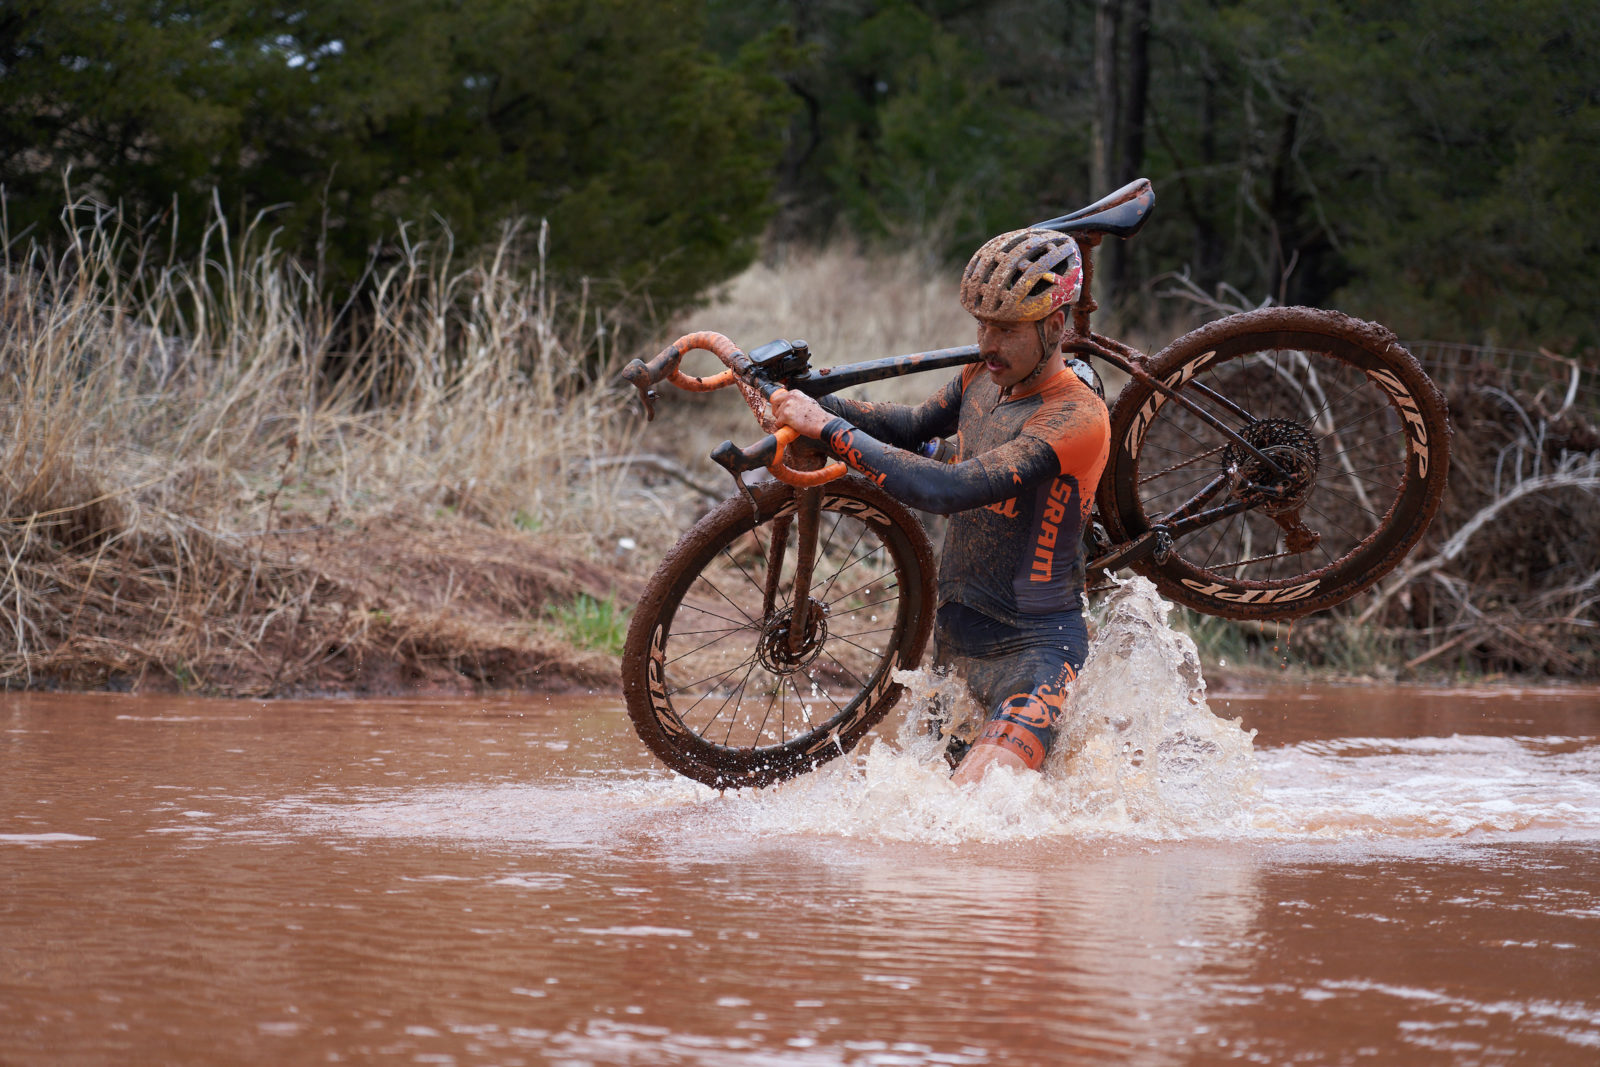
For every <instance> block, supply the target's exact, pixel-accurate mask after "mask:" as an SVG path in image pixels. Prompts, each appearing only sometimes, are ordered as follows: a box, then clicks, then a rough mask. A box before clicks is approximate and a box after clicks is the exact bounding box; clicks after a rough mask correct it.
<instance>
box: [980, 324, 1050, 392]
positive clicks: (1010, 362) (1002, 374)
mask: <svg viewBox="0 0 1600 1067" xmlns="http://www.w3.org/2000/svg"><path fill="white" fill-rule="evenodd" d="M978 354H979V355H980V356H982V357H983V367H984V369H985V370H987V371H988V372H989V374H990V376H991V377H993V378H994V380H995V384H996V385H998V386H1000V388H1002V389H1009V388H1011V387H1012V386H1013V385H1016V384H1017V383H1018V382H1020V381H1022V379H1024V378H1026V377H1027V376H1028V375H1030V374H1032V373H1033V369H1034V368H1035V367H1037V366H1038V365H1039V358H1040V357H1041V356H1042V355H1043V354H1044V353H1043V352H1042V351H1040V348H1039V331H1038V330H1036V329H1035V328H1034V325H1033V323H1031V322H991V321H989V320H988V319H979V320H978Z"/></svg>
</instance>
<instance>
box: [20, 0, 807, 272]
mask: <svg viewBox="0 0 1600 1067" xmlns="http://www.w3.org/2000/svg"><path fill="white" fill-rule="evenodd" d="M702 7H703V5H701V4H698V3H695V2H692V0H589V2H585V3H580V2H578V0H534V2H528V0H324V2H323V3H321V4H317V5H307V6H304V7H294V6H285V7H277V6H266V5H260V4H256V3H251V2H248V0H205V2H197V0H188V2H183V0H52V2H50V3H41V2H37V0H34V2H26V0H24V2H21V3H12V4H9V5H7V6H6V8H5V9H4V11H3V12H0V76H3V79H4V81H3V84H4V86H5V93H4V97H3V99H0V137H3V141H0V181H3V182H4V183H5V186H6V190H7V196H8V210H9V211H10V214H11V223H12V230H13V232H16V231H17V229H18V228H19V224H20V225H25V224H29V223H32V224H48V223H49V221H50V219H51V218H52V216H53V215H54V214H55V213H56V212H57V211H58V210H59V208H60V204H61V199H62V198H61V184H62V178H61V175H62V172H63V171H64V170H65V169H66V168H67V167H68V166H70V167H71V168H72V175H73V184H74V187H75V189H76V190H77V191H80V192H89V193H92V194H94V195H95V196H97V197H99V198H101V199H104V200H108V201H114V202H120V203H121V204H123V205H124V206H125V207H128V208H131V209H133V210H134V211H135V212H136V213H139V214H142V215H143V216H144V217H146V218H156V217H159V216H161V215H162V214H163V213H165V212H167V211H169V210H171V209H173V208H174V207H176V208H177V210H178V211H179V212H180V216H181V217H182V218H183V219H185V220H187V221H182V222H180V227H181V229H180V233H181V234H182V235H183V236H184V238H185V239H187V240H189V241H193V240H195V239H197V237H198V233H199V224H200V221H201V216H202V215H203V204H204V200H205V198H207V197H208V196H209V193H210V191H211V190H212V189H215V190H217V194H218V196H219V198H220V200H221V202H222V203H223V205H224V206H225V208H226V209H227V210H229V211H230V212H238V213H240V214H243V215H247V216H248V215H252V214H254V213H255V212H257V211H259V210H262V209H270V210H271V215H270V218H271V221H272V223H273V224H274V225H276V226H278V227H281V229H282V232H283V239H284V240H286V241H288V242H289V243H290V244H291V246H292V247H294V248H296V249H297V250H300V251H302V252H303V253H305V254H306V256H307V257H308V258H309V257H312V256H315V257H316V258H317V259H318V261H319V262H321V263H323V264H324V266H325V268H326V270H327V272H328V275H329V277H330V278H334V279H342V280H348V279H350V278H352V277H354V276H355V275H356V274H357V272H358V271H359V270H360V268H361V266H362V265H363V264H364V263H365V262H366V260H367V258H368V256H369V255H370V254H371V250H372V249H373V247H374V246H375V245H378V244H379V243H380V242H382V241H383V240H384V239H386V238H387V237H389V236H391V235H392V234H393V233H394V231H395V226H396V220H404V219H409V220H416V219H423V218H427V217H429V216H430V215H437V216H438V217H439V218H441V219H443V220H444V221H445V222H446V223H448V224H449V225H450V227H451V228H452V230H453V231H454V233H455V234H456V237H457V239H458V240H461V241H465V242H469V243H470V242H475V241H478V240H481V239H484V238H486V237H489V236H492V234H493V233H494V231H495V228H496V227H497V226H498V225H499V224H500V223H501V222H502V220H504V219H506V218H508V217H511V216H516V215H531V216H542V217H546V218H548V219H549V220H550V222H551V233H552V245H551V261H552V266H553V267H554V268H555V269H557V270H558V271H565V272H567V273H569V274H573V275H576V274H580V273H581V274H586V275H594V276H599V277H602V278H608V279H609V278H620V279H621V280H622V281H623V283H624V284H625V285H626V286H627V287H628V288H629V290H630V291H633V292H638V293H643V294H647V295H649V296H650V297H651V298H653V299H655V300H657V301H658V302H663V303H666V304H671V303H675V302H681V301H683V300H686V299H689V298H691V297H692V296H694V295H695V294H696V293H698V292H699V290H700V289H701V288H703V287H704V286H705V285H706V284H707V283H708V282H710V281H713V280H715V279H717V278H720V277H723V276H725V275H726V274H727V273H729V272H730V271H732V270H735V269H737V268H738V267H739V266H741V265H742V264H743V263H744V262H747V261H748V258H749V257H750V255H751V254H752V253H753V250H754V238H755V236H756V235H757V234H758V232H759V230H760V228H761V226H762V224H763V222H764V220H765V218H766V217H767V214H768V212H769V205H770V196H769V193H770V189H771V183H772V175H773V171H774V165H775V162H776V160H777V158H778V156H779V153H780V150H781V140H780V138H781V131H782V126H783V122H784V121H785V109H786V108H787V107H788V106H789V100H788V96H787V94H786V93H785V92H784V90H783V87H782V86H781V84H780V83H778V82H777V81H776V80H775V79H773V78H771V77H770V76H768V75H766V74H765V73H763V72H762V71H761V69H760V60H761V58H762V57H761V54H760V52H759V49H758V48H757V49H751V50H747V51H746V52H745V53H743V54H741V55H739V56H735V57H733V58H732V59H730V60H729V61H726V62H723V61H718V60H717V59H716V58H715V57H714V56H712V55H710V54H709V53H708V52H706V51H705V49H704V48H703V46H702V44H701V41H702V37H703V33H704V23H703V19H702Z"/></svg>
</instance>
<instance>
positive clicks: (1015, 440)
mask: <svg viewBox="0 0 1600 1067" xmlns="http://www.w3.org/2000/svg"><path fill="white" fill-rule="evenodd" d="M823 405H824V407H826V408H827V409H828V411H829V412H831V413H832V414H834V415H835V416H837V417H836V418H834V419H831V420H829V422H828V424H827V426H826V427H825V428H824V431H823V437H822V440H823V443H824V444H825V445H826V446H827V448H828V450H829V451H831V452H832V453H833V454H834V455H835V456H837V457H839V458H840V459H842V460H844V461H845V462H846V463H847V464H849V465H850V466H851V467H852V468H854V469H855V470H856V471H858V472H860V473H861V474H863V475H865V476H866V477H868V478H870V479H872V480H873V481H874V482H877V483H878V484H879V485H881V486H883V488H884V489H886V490H887V491H888V492H890V493H892V494H893V495H895V496H896V497H898V498H900V499H901V500H903V501H905V502H906V503H907V504H910V505H911V506H912V507H915V508H920V509H921V510H923V511H931V512H935V513H938V514H942V515H951V516H952V518H951V520H950V528H949V532H948V533H947V534H946V535H945V542H944V551H943V554H942V558H941V560H940V563H939V603H940V605H941V606H942V605H944V604H946V603H949V602H952V601H954V602H956V603H960V604H965V605H966V606H968V607H970V608H973V609H974V610H976V611H980V612H982V613H983V614H984V615H987V616H989V617H990V618H992V619H996V620H998V621H1000V622H1004V623H1006V624H1008V625H1012V626H1016V625H1020V623H1021V619H1022V617H1023V616H1028V615H1039V614H1044V613H1049V612H1055V611H1061V610H1063V609H1066V608H1068V607H1071V606H1072V605H1075V604H1076V603H1077V602H1078V597H1079V594H1080V593H1081V592H1082V590H1083V571H1084V560H1083V524H1084V522H1085V521H1086V520H1087V517H1088V514H1089V509H1090V507H1091V505H1092V502H1093V498H1094V489H1095V485H1096V484H1097V483H1098V482H1099V480H1100V472H1101V470H1102V469H1103V468H1104V467H1105V462H1106V456H1107V454H1108V451H1109V441H1110V427H1109V422H1108V419H1107V415H1106V406H1105V404H1104V403H1103V402H1102V401H1101V400H1100V398H1099V397H1097V396H1095V394H1094V393H1093V391H1091V390H1090V389H1089V387H1088V386H1086V385H1084V384H1083V382H1081V381H1080V380H1079V379H1078V377H1077V376H1076V375H1075V374H1073V373H1072V372H1071V371H1069V370H1065V369H1063V370H1061V371H1059V372H1058V373H1056V374H1054V375H1052V376H1051V377H1050V378H1048V379H1045V380H1044V381H1042V382H1038V383H1036V384H1033V385H1032V386H1031V387H1030V388H1029V389H1028V390H1027V391H1025V392H1024V394H1023V395H1021V396H1011V397H1007V398H1005V399H1004V400H1002V399H1001V397H1000V389H999V386H997V385H996V384H995V383H994V379H993V378H991V377H990V376H989V375H987V374H984V373H983V370H982V368H981V367H980V366H977V365H973V366H969V367H967V368H966V369H965V370H963V372H962V374H961V376H960V377H959V378H956V379H953V380H952V381H950V383H949V384H947V385H946V386H945V387H944V388H943V389H941V390H940V391H939V392H937V393H935V394H934V395H933V396H931V397H929V398H928V399H927V400H926V401H924V402H923V403H922V404H921V405H919V406H917V407H907V406H905V405H898V404H867V403H861V402H856V401H850V400H842V399H839V398H837V397H827V398H825V399H824V401H823ZM952 431H954V432H955V434H956V441H957V452H956V460H955V462H954V463H941V462H938V461H936V460H932V459H928V458H926V457H924V456H921V455H918V454H916V453H914V452H912V451H909V450H910V449H915V448H916V447H917V446H918V445H920V444H921V443H922V442H923V441H926V440H928V439H930V438H932V437H948V436H949V435H950V433H951V432H952Z"/></svg>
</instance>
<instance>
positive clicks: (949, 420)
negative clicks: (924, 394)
mask: <svg viewBox="0 0 1600 1067" xmlns="http://www.w3.org/2000/svg"><path fill="white" fill-rule="evenodd" d="M817 402H818V403H819V404H820V405H821V406H822V409H823V410H824V411H826V412H827V413H828V414H830V415H836V416H838V417H839V418H842V419H844V420H845V421H846V422H848V423H850V424H851V425H852V426H856V427H859V428H860V429H862V430H865V431H866V432H867V433H869V434H871V435H872V436H873V437H875V438H877V439H878V440H879V441H882V442H884V443H885V444H890V445H893V446H895V447H896V448H916V447H917V446H918V445H920V444H922V443H923V442H924V441H931V440H933V438H935V437H947V436H949V435H950V434H953V433H955V430H956V424H957V422H958V421H959V419H960V416H961V378H960V377H959V376H958V377H955V378H952V379H950V381H949V382H947V383H946V384H945V385H944V387H943V388H942V389H940V390H939V391H938V392H936V393H934V394H933V395H932V396H930V397H928V399H926V400H924V401H923V402H922V403H920V404H918V405H917V406H916V407H911V406H910V405H908V404H875V403H872V402H870V401H865V400H847V399H845V398H844V397H840V396H824V397H819V398H818V401H817Z"/></svg>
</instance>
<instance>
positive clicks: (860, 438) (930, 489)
mask: <svg viewBox="0 0 1600 1067" xmlns="http://www.w3.org/2000/svg"><path fill="white" fill-rule="evenodd" d="M1082 278H1083V272H1082V262H1081V259H1080V257H1079V253H1078V247H1077V244H1076V242H1074V241H1073V239H1072V238H1071V237H1069V236H1066V235H1065V234H1061V233H1057V232H1055V231H1053V230H1041V229H1029V230H1016V231H1013V232H1011V233H1006V234H1002V235H1000V236H999V237H996V238H994V239H993V240H991V241H989V242H988V243H987V244H985V245H984V246H983V247H982V248H980V249H978V251H977V252H976V253H975V254H974V255H973V257H972V259H971V260H970V261H969V262H968V263H967V268H966V271H965V272H964V273H963V275H962V279H961V304H962V306H963V307H965V308H966V309H967V311H968V312H970V313H971V314H972V315H973V317H974V318H976V319H977V320H978V349H979V354H980V355H981V357H982V360H983V361H982V362H981V363H976V364H972V365H970V366H968V367H966V368H965V369H964V370H963V371H962V373H961V375H960V376H959V377H957V378H956V379H954V380H952V381H951V382H950V383H949V384H947V385H946V386H945V387H944V388H943V389H941V390H939V391H938V392H936V393H934V394H933V395H932V396H930V397H929V398H928V399H927V400H925V401H923V402H922V403H921V404H920V405H917V406H915V407H911V406H908V405H904V404H874V403H866V402H861V401H851V400H845V399H842V398H839V397H834V396H828V397H823V398H822V400H821V401H820V402H819V401H817V400H814V399H812V398H811V397H808V396H806V395H804V394H802V393H799V392H792V391H780V392H778V393H777V394H775V395H774V396H773V398H772V408H773V413H774V415H775V416H776V417H777V419H778V421H779V422H780V423H783V424H785V425H788V426H790V427H792V428H793V429H794V430H796V431H797V432H799V433H802V434H804V435H806V436H808V437H814V438H817V439H819V440H820V441H821V442H822V444H823V445H824V447H825V448H826V449H827V450H828V451H829V452H831V453H832V454H833V455H835V456H837V457H838V458H839V459H841V460H843V461H844V462H845V463H847V464H848V465H849V466H850V467H852V468H853V469H855V470H856V471H858V472H860V473H861V474H863V475H865V476H866V477H867V478H870V479H871V480H872V481H874V482H876V483H877V484H878V485H880V486H882V487H883V488H884V489H885V490H886V491H888V492H889V493H891V494H892V495H894V496H896V497H898V498H899V499H900V500H902V501H904V502H905V503H907V504H909V505H910V506H912V507H914V508H919V509H921V510H923V511H930V512H934V513H937V514H943V515H951V516H952V518H951V521H950V526H949V531H948V533H947V534H946V536H945V542H944V549H943V552H942V557H941V560H940V564H939V610H938V616H937V623H936V626H935V631H934V642H935V653H934V656H935V662H936V663H937V664H939V665H941V666H946V667H951V668H954V669H955V670H957V671H959V672H960V673H961V674H962V675H963V677H964V678H965V679H966V683H967V686H968V688H969V689H970V690H971V691H972V693H973V696H974V697H976V698H977V699H978V700H979V702H980V703H981V704H982V705H983V706H984V707H986V708H988V709H989V717H988V722H987V723H986V725H985V727H984V729H983V731H982V732H981V733H980V734H979V735H978V737H977V739H976V740H975V741H974V742H973V743H972V744H971V746H970V751H969V750H968V747H967V746H966V745H965V744H964V743H963V742H960V741H958V740H953V741H952V742H951V748H950V752H951V758H952V760H953V761H954V762H956V763H957V764H958V765H957V767H956V771H955V775H954V780H955V781H957V782H958V783H963V784H964V783H968V782H975V781H978V780H979V779H980V778H982V777H983V775H984V773H985V772H986V771H987V770H988V769H989V767H991V766H994V765H999V766H1005V767H1010V768H1012V769H1014V770H1021V769H1031V770H1038V769H1039V768H1040V767H1041V766H1042V765H1043V763H1044V759H1045V756H1046V755H1048V753H1049V750H1050V745H1051V742H1052V740H1053V738H1054V734H1055V729H1056V727H1057V725H1058V723H1059V720H1060V717H1061V713H1062V710H1063V708H1064V706H1065V703H1066V696H1067V692H1068V687H1069V686H1070V684H1071V683H1072V681H1073V679H1075V678H1076V677H1077V672H1078V670H1079V669H1080V668H1081V667H1082V666H1083V660H1084V657H1085V655H1086V654H1087V646H1088V634H1087V631H1086V629H1085V627H1084V622H1083V585H1084V558H1083V548H1082V545H1083V537H1082V534H1083V524H1084V522H1085V521H1086V520H1087V516H1088V514H1089V510H1090V506H1091V503H1092V500H1093V497H1094V490H1095V485H1096V483H1098V481H1099V479H1100V472H1101V470H1102V469H1103V468H1104V466H1105V462H1106V456H1107V453H1108V450H1109V440H1110V430H1109V423H1108V419H1107V414H1106V406H1105V403H1104V402H1103V401H1102V400H1101V399H1100V398H1099V396H1097V395H1096V393H1095V392H1094V390H1092V389H1090V388H1089V386H1088V385H1086V384H1085V383H1084V382H1083V381H1081V380H1080V379H1079V378H1078V376H1077V375H1076V374H1074V373H1073V372H1072V370H1071V369H1069V368H1068V366H1067V364H1066V361H1065V360H1064V359H1063V357H1062V355H1061V341H1062V338H1063V336H1064V335H1065V332H1066V308H1068V307H1070V306H1071V304H1072V302H1073V301H1074V300H1076V299H1077V296H1078V292H1079V288H1080V286H1081V284H1082ZM952 435H953V436H954V437H955V439H956V442H957V450H956V456H955V461H954V462H953V463H945V462H940V461H938V460H934V459H930V458H927V457H926V456H924V455H922V454H921V453H920V451H919V449H920V447H921V446H922V444H923V443H924V442H928V441H931V440H933V439H935V438H940V437H950V436H952Z"/></svg>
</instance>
